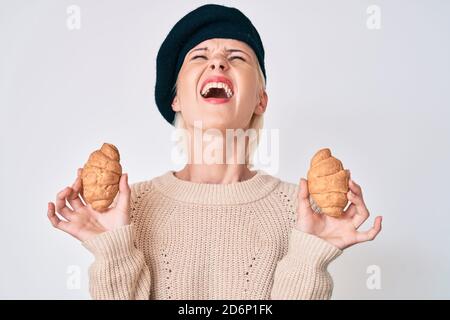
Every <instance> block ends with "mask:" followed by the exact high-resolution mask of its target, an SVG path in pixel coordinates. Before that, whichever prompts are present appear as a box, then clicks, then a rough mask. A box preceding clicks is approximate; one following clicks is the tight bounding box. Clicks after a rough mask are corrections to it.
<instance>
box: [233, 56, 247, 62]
mask: <svg viewBox="0 0 450 320" xmlns="http://www.w3.org/2000/svg"><path fill="white" fill-rule="evenodd" d="M234 59H241V60H242V61H245V59H244V58H242V57H240V56H232V57H230V60H234Z"/></svg>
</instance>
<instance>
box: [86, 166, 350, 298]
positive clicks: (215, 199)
mask: <svg viewBox="0 0 450 320" xmlns="http://www.w3.org/2000/svg"><path fill="white" fill-rule="evenodd" d="M131 190H132V192H131V208H130V215H131V224H130V225H128V226H124V227H121V228H118V229H115V230H112V231H108V232H104V233H102V234H100V235H97V236H95V237H93V238H91V239H89V240H88V241H85V242H83V245H84V246H85V247H86V248H87V249H88V250H90V251H91V252H92V253H93V254H94V256H95V261H94V263H93V264H92V265H91V267H90V268H89V282H90V284H89V287H90V289H89V290H90V293H91V296H92V298H94V299H236V300H237V299H329V298H330V297H331V292H332V289H333V282H332V279H331V276H330V274H329V273H328V271H327V266H328V264H329V263H330V262H331V261H332V260H333V259H335V258H336V257H337V256H339V255H340V254H341V253H342V251H341V250H339V249H338V248H336V247H335V246H333V245H331V244H329V243H328V242H326V241H325V240H322V239H320V238H318V237H316V236H313V235H310V234H307V233H303V232H301V231H299V230H297V229H295V228H294V223H295V220H296V216H297V215H296V210H295V208H296V205H297V193H298V186H297V185H295V184H292V183H287V182H283V181H281V180H279V179H278V178H276V177H274V176H271V175H268V174H267V173H265V172H264V171H262V170H259V171H257V174H256V175H254V176H253V177H252V178H250V179H249V180H245V181H241V182H237V183H231V184H206V183H194V182H189V181H184V180H181V179H179V178H177V177H176V176H175V175H174V174H173V171H168V172H167V173H165V174H163V175H161V176H159V177H156V178H154V179H153V180H149V181H142V182H138V183H134V184H132V185H131Z"/></svg>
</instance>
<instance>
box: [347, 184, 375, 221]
mask: <svg viewBox="0 0 450 320" xmlns="http://www.w3.org/2000/svg"><path fill="white" fill-rule="evenodd" d="M347 198H348V200H349V201H350V202H351V203H352V204H354V205H355V209H356V211H355V214H354V215H353V225H354V226H355V228H357V229H358V228H359V227H360V226H361V225H362V224H363V223H364V221H366V220H367V218H369V216H370V214H369V210H367V207H366V204H365V203H364V200H363V199H362V197H361V196H358V195H355V194H354V193H353V192H352V191H349V192H348V193H347ZM352 210H353V209H352Z"/></svg>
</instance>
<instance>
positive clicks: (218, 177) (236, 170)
mask: <svg viewBox="0 0 450 320" xmlns="http://www.w3.org/2000/svg"><path fill="white" fill-rule="evenodd" d="M255 174H256V171H250V170H249V169H248V167H247V165H245V164H187V165H186V166H185V167H184V168H183V169H182V170H180V171H178V172H175V176H176V177H177V178H179V179H181V180H186V181H191V182H197V183H214V184H228V183H235V182H240V181H245V180H248V179H250V178H252V177H253V176H254V175H255Z"/></svg>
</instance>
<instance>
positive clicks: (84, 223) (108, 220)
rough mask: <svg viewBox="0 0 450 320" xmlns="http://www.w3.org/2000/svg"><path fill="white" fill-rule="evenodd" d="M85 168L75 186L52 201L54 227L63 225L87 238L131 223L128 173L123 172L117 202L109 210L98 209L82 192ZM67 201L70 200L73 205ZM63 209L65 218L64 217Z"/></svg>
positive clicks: (81, 239)
mask: <svg viewBox="0 0 450 320" xmlns="http://www.w3.org/2000/svg"><path fill="white" fill-rule="evenodd" d="M81 172H82V169H81V168H80V169H78V174H77V179H76V180H75V182H74V183H73V185H72V187H66V188H64V189H63V190H61V191H60V192H59V193H58V194H57V195H56V201H55V204H56V205H55V204H54V203H53V202H49V203H48V211H47V216H48V219H49V220H50V222H51V224H52V225H53V227H55V228H57V229H60V230H62V231H64V232H66V233H68V234H70V235H72V236H73V237H75V238H77V239H78V240H80V241H86V240H88V239H90V238H91V237H94V236H96V235H98V234H100V233H102V232H105V231H110V230H114V229H116V228H119V227H122V226H125V225H128V224H130V217H129V213H128V211H129V208H130V194H131V189H130V186H129V185H128V174H122V176H121V178H120V181H119V193H118V195H117V196H116V199H115V203H113V205H112V206H111V207H110V208H108V209H107V210H106V211H105V212H102V213H100V212H98V211H96V210H94V209H93V208H92V206H91V205H90V204H88V205H86V204H85V201H84V199H82V196H81V193H82V192H81V188H82V184H81ZM66 202H69V204H70V207H68V206H67V204H66ZM55 209H56V212H57V213H59V214H60V215H61V216H62V217H63V218H64V219H65V220H67V221H64V220H62V219H60V218H59V217H58V216H57V215H56V213H55Z"/></svg>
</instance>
